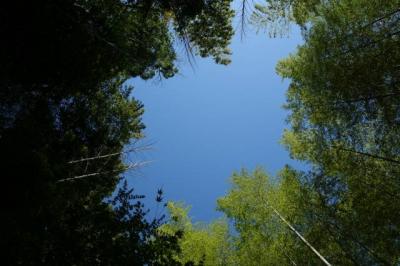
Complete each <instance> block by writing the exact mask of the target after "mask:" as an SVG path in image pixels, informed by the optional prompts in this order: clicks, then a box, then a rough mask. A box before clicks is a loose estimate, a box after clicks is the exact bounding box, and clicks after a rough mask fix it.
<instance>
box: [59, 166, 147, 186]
mask: <svg viewBox="0 0 400 266" xmlns="http://www.w3.org/2000/svg"><path fill="white" fill-rule="evenodd" d="M151 162H152V161H144V162H135V163H131V164H129V165H127V166H125V167H122V168H120V169H115V170H110V171H104V172H96V173H90V174H84V175H79V176H74V177H71V178H64V179H60V180H58V181H57V182H56V183H61V182H66V181H76V180H79V179H83V178H87V177H92V176H98V175H102V174H109V173H115V172H120V171H126V170H129V169H136V168H139V167H142V166H144V165H146V164H149V163H151Z"/></svg>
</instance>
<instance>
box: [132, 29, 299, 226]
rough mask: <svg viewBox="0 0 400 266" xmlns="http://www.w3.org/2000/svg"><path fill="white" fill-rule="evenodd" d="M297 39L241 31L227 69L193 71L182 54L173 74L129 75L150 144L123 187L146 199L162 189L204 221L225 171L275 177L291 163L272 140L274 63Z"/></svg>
mask: <svg viewBox="0 0 400 266" xmlns="http://www.w3.org/2000/svg"><path fill="white" fill-rule="evenodd" d="M301 42H302V40H301V35H300V33H299V31H297V30H295V29H292V32H291V33H290V37H284V38H277V39H271V38H269V37H268V36H267V35H266V34H265V33H261V32H260V33H259V34H256V33H255V32H248V33H247V36H246V37H245V39H244V40H243V41H241V40H240V38H239V36H235V38H234V40H233V42H232V45H231V48H232V51H233V57H232V63H231V64H230V65H228V66H221V65H216V64H215V63H214V62H213V61H212V60H210V59H201V58H197V59H196V65H195V66H194V69H193V68H192V67H191V66H190V65H189V64H188V63H187V62H185V58H184V55H183V53H182V55H181V63H180V64H179V66H180V74H179V75H177V76H175V77H174V78H171V79H168V80H163V81H161V82H159V81H147V82H144V81H140V80H133V81H132V83H133V85H134V86H135V90H134V97H136V98H137V99H139V100H140V101H142V102H143V104H144V106H145V114H144V116H143V121H144V123H145V125H146V129H145V131H144V133H145V135H146V138H145V140H144V142H145V143H152V144H153V145H152V146H153V150H151V151H145V152H143V153H141V154H140V155H139V159H141V160H154V161H153V162H152V163H151V164H149V165H147V166H145V167H143V168H142V169H141V170H140V171H132V172H130V173H129V174H128V176H129V181H130V185H132V186H133V187H134V188H135V190H136V191H137V192H138V193H143V194H145V195H146V196H147V197H149V198H151V199H152V198H154V195H155V192H156V189H157V188H160V187H162V188H163V190H164V192H165V197H166V199H168V200H174V201H184V202H185V203H187V204H188V205H191V206H192V210H191V212H190V214H191V216H192V217H193V219H194V220H195V221H199V220H201V221H210V220H212V219H215V218H217V217H219V216H220V213H218V212H216V210H215V207H216V199H217V198H218V197H221V196H223V195H224V194H225V193H226V192H227V190H228V189H229V182H228V179H229V176H230V175H231V174H232V172H233V171H235V170H240V169H241V168H247V169H249V170H252V169H254V168H255V167H256V166H261V167H263V168H264V169H265V170H266V171H267V172H268V173H270V174H275V173H276V172H277V171H278V170H279V169H281V168H282V167H283V166H284V165H285V164H287V163H289V164H291V165H294V166H296V165H299V164H298V163H296V162H293V161H292V160H290V158H289V155H288V153H287V151H286V150H285V148H284V147H283V146H282V145H280V144H279V140H280V137H281V135H282V132H283V129H284V128H285V127H287V125H286V123H285V118H286V116H287V112H286V111H285V110H284V109H283V108H282V105H283V104H284V102H285V91H286V89H287V85H288V82H283V81H282V79H281V78H280V77H279V76H278V75H277V74H276V72H275V65H276V63H277V62H278V61H279V59H282V58H284V57H286V56H288V55H289V53H291V52H294V51H295V49H296V46H297V45H299V44H300V43H301ZM150 207H151V208H153V207H152V206H151V205H150ZM152 211H153V210H152Z"/></svg>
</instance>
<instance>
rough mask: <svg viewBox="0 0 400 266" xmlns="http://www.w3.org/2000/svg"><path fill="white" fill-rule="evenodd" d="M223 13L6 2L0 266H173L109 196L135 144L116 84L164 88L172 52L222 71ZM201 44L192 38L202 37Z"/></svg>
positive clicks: (92, 1)
mask: <svg viewBox="0 0 400 266" xmlns="http://www.w3.org/2000/svg"><path fill="white" fill-rule="evenodd" d="M232 15H233V11H232V10H231V9H230V1H227V0H217V1H205V0H196V1H180V0H170V1H164V0H163V1H158V0H143V1H142V0H127V1H119V0H55V1H54V0H51V1H50V0H40V1H10V2H9V3H7V5H4V6H3V7H2V8H1V10H0V22H1V25H0V32H1V35H2V40H3V41H2V42H1V44H0V60H1V62H2V64H1V66H0V150H1V155H0V156H1V158H0V161H1V169H2V178H3V180H4V181H6V182H5V183H6V184H7V185H6V186H5V187H6V189H5V191H4V193H2V197H3V202H4V205H5V208H4V211H3V212H2V220H3V223H4V226H3V227H2V234H1V243H2V248H3V253H4V254H6V256H5V257H4V258H3V260H4V261H5V262H6V264H9V265H16V264H23V265H28V264H40V265H42V264H43V265H127V264H135V265H145V264H147V265H155V264H156V265H159V264H166V265H173V263H174V262H173V260H171V259H170V256H169V255H168V253H169V252H170V250H177V249H178V247H177V246H176V244H175V243H176V239H177V237H179V236H175V235H174V236H171V237H163V236H161V235H159V234H157V232H156V228H157V227H159V225H160V224H161V223H162V221H161V220H159V219H158V218H156V219H154V220H150V221H149V220H148V219H147V217H146V213H147V212H146V211H145V209H144V207H143V205H142V204H141V203H140V201H139V198H140V197H139V198H138V196H137V195H136V196H135V195H134V194H133V193H132V192H130V190H129V189H128V188H127V187H123V189H122V191H121V193H119V194H117V195H114V196H115V199H114V200H113V201H112V202H108V201H107V199H109V198H110V197H111V196H112V193H113V191H114V190H115V189H116V186H117V184H118V183H119V182H120V179H121V174H122V173H123V171H124V170H125V169H127V168H128V167H129V166H128V165H126V164H125V162H124V161H123V156H122V152H123V151H124V150H123V149H124V147H125V146H126V145H128V146H129V145H130V144H131V143H132V142H134V141H135V140H136V139H138V138H140V137H141V136H142V133H141V131H142V129H143V128H144V125H143V124H142V123H141V115H142V113H143V106H142V104H141V103H139V102H138V101H136V100H135V99H134V98H132V95H131V91H132V88H130V87H127V86H125V85H124V84H125V83H124V81H125V80H126V79H128V78H132V77H141V78H144V79H148V78H151V77H154V76H155V75H160V76H161V77H165V78H169V77H172V76H173V75H174V74H175V73H176V72H177V71H178V70H177V68H176V66H175V61H176V58H177V55H176V52H175V49H174V47H175V46H174V45H175V43H179V42H182V43H183V44H184V45H185V46H186V47H187V49H188V52H190V53H193V54H198V55H201V56H204V57H207V56H211V57H213V58H214V59H215V61H217V62H218V63H222V64H226V63H228V62H229V49H228V45H229V43H230V38H231V36H232V34H233V30H232V27H231V18H232ZM200 32H201V34H200Z"/></svg>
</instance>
